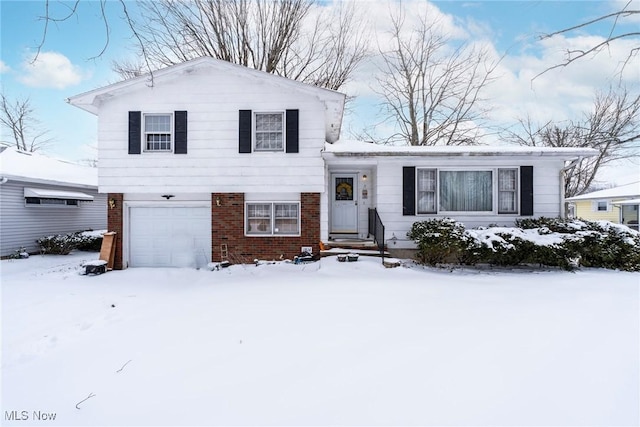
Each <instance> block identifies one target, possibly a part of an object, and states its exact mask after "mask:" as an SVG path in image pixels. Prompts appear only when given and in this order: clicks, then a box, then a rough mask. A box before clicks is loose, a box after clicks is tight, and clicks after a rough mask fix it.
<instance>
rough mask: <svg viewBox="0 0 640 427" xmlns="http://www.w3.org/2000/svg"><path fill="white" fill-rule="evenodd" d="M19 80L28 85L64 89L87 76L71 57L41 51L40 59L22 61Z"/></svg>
mask: <svg viewBox="0 0 640 427" xmlns="http://www.w3.org/2000/svg"><path fill="white" fill-rule="evenodd" d="M22 70H23V72H24V75H23V76H22V77H20V78H19V81H20V82H22V83H24V84H25V85H27V86H31V87H42V88H54V89H64V88H67V87H69V86H74V85H77V84H78V83H80V82H81V81H82V80H83V79H84V78H85V77H86V76H84V75H83V73H82V70H81V69H80V68H79V67H77V66H75V65H73V64H72V63H71V61H70V60H69V58H67V57H66V56H64V55H63V54H61V53H58V52H40V54H39V55H38V59H37V60H36V61H35V62H33V63H31V61H30V60H28V59H27V60H25V61H24V62H23V63H22Z"/></svg>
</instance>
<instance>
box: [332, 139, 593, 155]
mask: <svg viewBox="0 0 640 427" xmlns="http://www.w3.org/2000/svg"><path fill="white" fill-rule="evenodd" d="M324 151H325V152H326V153H332V154H334V155H336V156H557V157H564V158H565V159H574V158H578V157H591V156H594V155H595V154H596V153H597V152H596V150H593V149H590V148H571V147H562V148H556V147H521V146H496V145H477V146H452V145H437V146H428V147H427V146H411V145H383V144H373V143H370V142H364V141H352V140H351V141H350V140H339V141H336V142H335V143H333V144H325V148H324Z"/></svg>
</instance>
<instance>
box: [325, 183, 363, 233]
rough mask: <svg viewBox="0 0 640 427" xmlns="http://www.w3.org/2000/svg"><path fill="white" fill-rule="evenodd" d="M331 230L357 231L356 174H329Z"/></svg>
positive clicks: (342, 231)
mask: <svg viewBox="0 0 640 427" xmlns="http://www.w3.org/2000/svg"><path fill="white" fill-rule="evenodd" d="M331 187H332V191H331V193H332V194H331V232H332V233H345V234H348V233H357V232H358V175H357V174H354V173H351V174H350V173H344V174H333V175H331Z"/></svg>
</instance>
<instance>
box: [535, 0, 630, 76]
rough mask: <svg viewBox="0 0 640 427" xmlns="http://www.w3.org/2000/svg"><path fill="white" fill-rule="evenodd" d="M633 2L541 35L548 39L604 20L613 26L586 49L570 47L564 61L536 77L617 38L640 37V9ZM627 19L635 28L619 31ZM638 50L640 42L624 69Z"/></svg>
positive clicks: (623, 66) (575, 59)
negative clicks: (639, 21)
mask: <svg viewBox="0 0 640 427" xmlns="http://www.w3.org/2000/svg"><path fill="white" fill-rule="evenodd" d="M632 2H633V0H628V1H627V3H626V4H625V5H624V7H623V8H622V9H620V10H619V11H616V12H613V13H609V14H606V15H602V16H599V17H597V18H595V19H592V20H590V21H587V22H583V23H580V24H577V25H574V26H572V27H568V28H564V29H561V30H558V31H555V32H553V33H549V34H543V35H542V36H540V40H546V39H550V38H552V37H554V36H557V35H560V34H566V33H571V32H573V31H576V30H580V29H584V28H587V27H591V26H594V25H597V24H600V23H602V22H611V28H610V30H609V33H608V34H607V36H605V38H604V39H603V40H602V41H599V42H596V43H595V44H593V45H591V46H590V47H588V48H586V49H568V50H567V51H566V52H565V59H564V61H563V62H561V63H559V64H556V65H554V66H552V67H549V68H547V69H545V70H544V71H542V72H541V73H540V74H538V75H536V76H535V77H534V79H535V78H537V77H539V76H541V75H542V74H544V73H546V72H548V71H551V70H553V69H556V68H561V67H566V66H568V65H570V64H572V63H574V62H576V61H578V60H580V59H583V58H585V57H588V56H590V55H595V54H597V53H599V52H601V51H602V50H604V49H606V48H608V47H609V46H610V45H611V43H613V42H615V41H617V40H622V39H630V38H631V39H633V38H635V37H639V36H640V31H638V26H637V24H634V21H633V19H634V17H637V15H640V10H639V9H633V8H632ZM627 20H628V21H631V25H632V26H631V28H633V29H634V30H631V31H618V29H619V27H620V24H621V23H623V22H626V21H627ZM638 52H640V43H636V45H635V46H634V47H632V48H631V49H630V50H629V54H628V56H627V58H626V60H625V61H624V63H623V64H622V69H624V68H625V67H626V66H627V65H628V64H629V63H630V62H631V61H633V59H634V58H635V57H637V55H638Z"/></svg>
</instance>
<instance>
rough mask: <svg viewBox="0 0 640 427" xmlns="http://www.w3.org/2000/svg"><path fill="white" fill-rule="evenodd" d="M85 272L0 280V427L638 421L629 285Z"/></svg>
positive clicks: (347, 266) (588, 280) (386, 273)
mask: <svg viewBox="0 0 640 427" xmlns="http://www.w3.org/2000/svg"><path fill="white" fill-rule="evenodd" d="M95 258H96V256H95V254H93V253H82V252H80V253H78V252H74V253H72V254H71V255H68V256H53V255H48V256H33V257H31V258H29V259H25V260H15V261H2V262H1V263H0V268H1V270H2V355H3V358H2V391H3V393H2V402H1V403H2V408H3V413H2V416H3V417H4V418H3V422H4V423H3V425H9V426H23V425H34V424H35V425H44V423H43V422H42V421H38V420H36V419H35V417H36V416H37V415H40V416H42V414H49V415H51V414H53V415H55V420H51V419H48V420H47V422H46V425H64V426H73V425H83V426H87V425H110V426H124V425H127V426H132V425H164V426H170V425H637V424H638V423H639V422H640V419H639V416H638V414H639V409H640V408H639V403H638V402H640V395H639V390H640V384H639V378H640V369H639V364H640V362H639V361H640V355H639V354H638V352H639V348H640V345H639V344H640V343H639V337H640V318H639V315H638V312H639V305H638V301H640V292H639V289H640V287H639V286H638V275H637V273H628V272H617V271H607V270H584V271H578V272H575V273H567V272H563V271H559V270H556V271H542V270H534V269H524V270H523V269H521V270H519V271H516V270H513V271H506V270H504V271H503V272H502V273H499V274H496V273H495V272H482V271H478V270H465V269H459V270H454V271H453V272H451V273H450V272H446V271H443V270H434V269H425V268H422V267H418V266H414V267H412V268H394V269H388V268H385V267H384V266H383V265H382V263H381V260H380V259H379V258H374V257H367V256H361V257H360V258H359V260H358V262H344V263H341V262H338V261H337V260H336V257H328V258H323V259H321V260H320V261H319V262H315V263H310V264H300V265H295V264H292V263H276V264H266V265H259V266H254V265H245V266H240V265H233V266H230V267H229V268H225V269H220V270H218V271H209V270H191V269H145V268H140V269H129V270H125V271H113V272H109V273H107V274H103V275H98V276H80V275H79V274H78V273H80V272H81V270H82V268H81V267H80V266H81V265H82V264H83V263H85V262H86V261H89V260H93V259H95ZM23 411H24V412H23ZM23 414H25V415H26V417H27V420H26V421H25V420H24V418H22V419H23V420H21V421H19V420H18V417H21V416H22V415H23Z"/></svg>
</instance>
